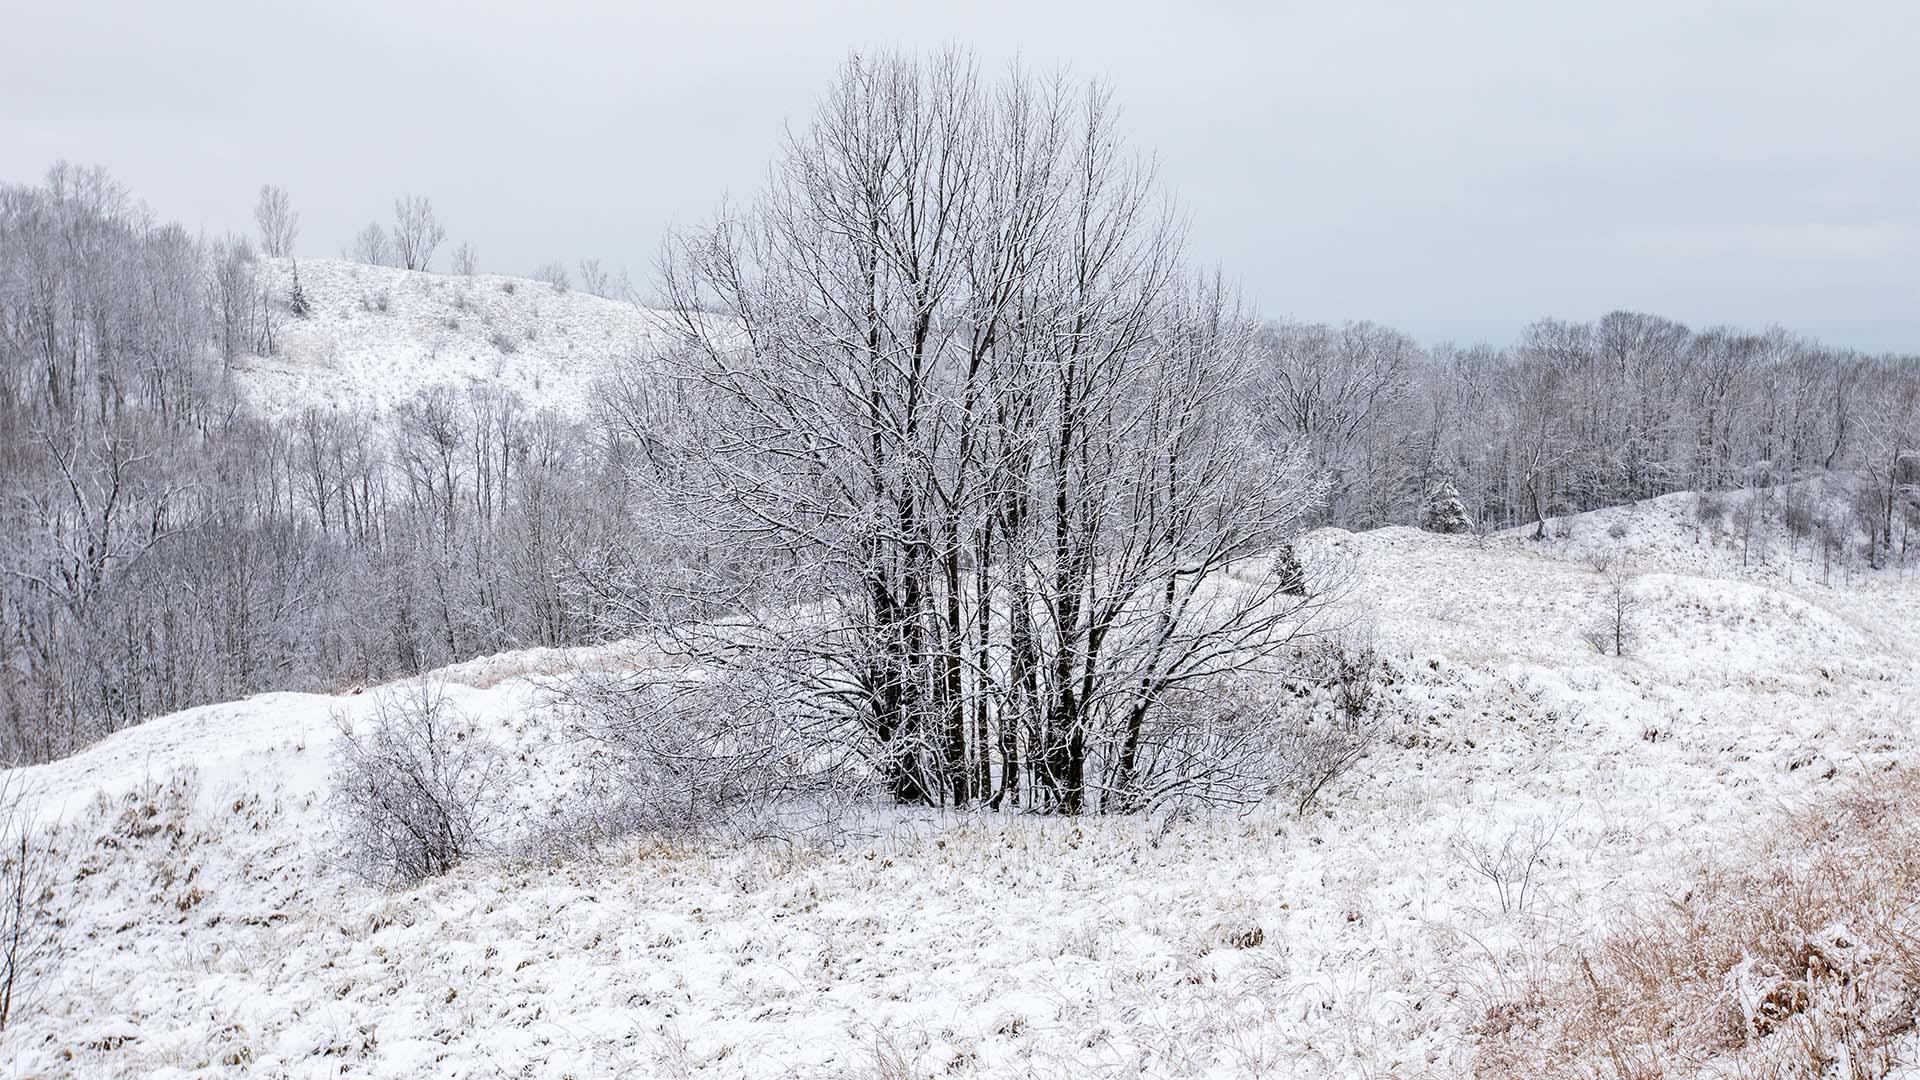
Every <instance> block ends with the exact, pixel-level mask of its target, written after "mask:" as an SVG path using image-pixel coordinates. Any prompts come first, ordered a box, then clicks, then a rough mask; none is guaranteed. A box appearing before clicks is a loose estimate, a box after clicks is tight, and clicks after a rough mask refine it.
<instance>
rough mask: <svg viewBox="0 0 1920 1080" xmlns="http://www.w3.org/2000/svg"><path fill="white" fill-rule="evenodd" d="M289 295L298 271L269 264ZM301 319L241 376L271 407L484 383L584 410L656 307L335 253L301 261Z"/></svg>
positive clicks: (635, 349) (393, 398) (335, 403)
mask: <svg viewBox="0 0 1920 1080" xmlns="http://www.w3.org/2000/svg"><path fill="white" fill-rule="evenodd" d="M263 279H264V283H265V285H266V287H267V288H268V289H269V290H270V291H271V292H272V294H273V295H276V296H284V295H287V294H288V291H289V290H290V288H291V285H292V270H291V267H290V265H289V264H288V263H286V262H285V261H284V260H267V261H266V262H265V263H264V264H263ZM300 285H301V289H302V290H303V291H304V292H305V294H306V296H307V300H308V302H309V304H310V305H311V310H310V312H309V314H308V316H307V317H306V318H304V319H295V318H291V317H283V319H282V321H281V322H280V323H279V324H278V325H277V326H276V329H275V333H276V335H277V345H278V349H277V354H276V355H275V356H272V357H267V358H261V357H249V358H247V360H246V361H244V363H245V365H246V366H244V367H243V368H241V369H240V370H239V372H238V374H239V376H240V379H239V382H240V385H241V387H242V389H243V390H244V391H245V393H246V395H247V397H248V398H249V400H251V401H252V402H253V403H254V405H255V406H256V407H257V408H259V409H260V410H261V411H262V412H264V413H266V414H268V415H276V416H277V415H287V414H292V413H298V412H300V411H302V410H304V409H306V408H308V407H316V408H320V409H322V410H326V409H330V408H339V409H346V410H352V411H358V412H371V413H379V412H383V411H385V410H386V409H387V408H389V407H391V406H392V405H393V404H394V403H395V402H398V401H403V400H405V399H406V398H408V397H411V396H413V395H414V394H416V393H418V392H420V391H421V390H425V389H427V388H429V387H434V386H448V387H453V388H455V389H462V390H464V389H465V388H467V387H468V386H470V385H474V384H482V383H484V384H488V385H492V386H497V387H500V388H502V389H505V390H508V391H511V392H513V393H515V394H518V395H519V396H520V397H521V398H523V399H525V400H526V401H527V402H528V403H530V404H533V405H536V406H538V405H545V406H550V407H552V408H554V409H557V410H559V411H561V412H565V413H578V412H580V411H581V410H582V409H583V406H584V405H585V403H586V400H587V396H588V394H589V392H590V389H591V386H592V384H593V382H594V381H595V380H597V379H600V378H603V377H604V376H606V375H607V374H608V373H609V371H610V370H611V368H612V367H614V366H616V365H618V364H620V363H623V362H624V361H625V360H626V359H627V358H628V357H629V356H632V355H636V354H638V353H639V352H640V351H641V350H644V349H645V348H646V344H647V342H649V341H651V340H653V338H654V335H656V334H657V333H658V327H659V322H658V319H657V317H656V316H655V315H654V313H652V312H650V311H647V310H646V309H643V308H640V307H637V306H635V305H633V304H630V303H626V302H624V301H619V300H608V299H605V298H603V297H599V296H594V295H592V294H590V293H585V292H580V291H578V290H569V291H564V292H563V291H561V290H558V289H555V288H554V287H553V286H551V285H548V284H546V283H545V282H540V281H529V280H527V279H524V278H515V277H503V276H500V275H497V274H477V275H474V276H472V277H466V276H463V275H459V274H429V273H421V272H417V271H412V270H401V269H397V268H394V267H386V266H368V265H365V264H362V263H355V262H347V261H344V260H339V259H303V260H301V262H300Z"/></svg>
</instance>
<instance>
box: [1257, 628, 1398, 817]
mask: <svg viewBox="0 0 1920 1080" xmlns="http://www.w3.org/2000/svg"><path fill="white" fill-rule="evenodd" d="M1299 660H1300V664H1299V668H1298V671H1297V673H1296V677H1295V678H1294V680H1293V681H1292V689H1293V693H1294V699H1295V700H1294V701H1293V703H1292V704H1291V705H1290V706H1287V707H1283V708H1282V709H1281V710H1280V713H1281V715H1280V716H1279V717H1277V718H1274V719H1271V720H1269V721H1268V726H1269V727H1270V729H1271V731H1272V733H1273V737H1274V739H1275V745H1274V747H1273V750H1274V754H1273V757H1272V761H1271V765H1270V768H1271V770H1272V775H1271V780H1272V790H1274V791H1275V792H1276V793H1277V794H1281V795H1283V796H1285V797H1286V798H1287V799H1288V800H1289V801H1291V802H1292V803H1293V805H1294V809H1295V811H1296V812H1298V813H1301V814H1305V813H1306V812H1307V810H1309V809H1310V808H1312V806H1313V804H1314V802H1315V801H1316V800H1317V799H1318V798H1319V797H1320V793H1321V791H1323V790H1325V788H1326V786H1327V785H1328V784H1330V783H1332V782H1333V781H1334V780H1335V779H1338V778H1339V777H1340V775H1341V774H1343V773H1345V772H1346V771H1347V770H1348V769H1349V768H1350V767H1352V765H1353V764H1354V762H1356V761H1359V760H1360V758H1362V757H1364V756H1365V755H1366V753H1367V751H1368V750H1370V749H1371V748H1372V747H1373V745H1374V743H1376V742H1378V741H1379V738H1380V735H1381V732H1382V731H1383V730H1384V729H1385V727H1386V723H1385V717H1384V715H1383V710H1382V708H1381V699H1380V698H1379V696H1378V693H1377V691H1378V688H1379V687H1380V685H1381V684H1382V683H1383V682H1384V681H1385V680H1386V676H1387V672H1386V667H1385V665H1384V664H1383V663H1382V662H1381V659H1380V655H1379V652H1378V650H1377V649H1376V648H1375V647H1374V644H1373V636H1372V634H1371V632H1370V631H1368V630H1367V629H1366V628H1364V627H1360V628H1355V627H1348V628H1345V629H1343V630H1338V631H1334V632H1331V633H1328V634H1327V635H1325V636H1323V637H1322V638H1320V639H1319V640H1318V641H1316V642H1314V644H1313V645H1312V646H1310V647H1309V648H1307V649H1305V650H1303V652H1302V653H1301V654H1299Z"/></svg>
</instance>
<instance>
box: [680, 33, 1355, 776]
mask: <svg viewBox="0 0 1920 1080" xmlns="http://www.w3.org/2000/svg"><path fill="white" fill-rule="evenodd" d="M666 279H667V280H666V291H667V294H668V297H669V301H670V303H671V305H672V308H673V310H674V312H675V315H676V317H677V319H678V323H677V329H678V330H679V332H680V337H681V342H682V347H681V349H680V351H679V352H678V353H677V355H676V357H675V359H674V364H675V371H676V372H677V378H678V379H679V380H680V383H681V385H682V387H683V388H684V389H683V392H682V394H681V398H682V400H684V401H686V402H687V403H689V404H690V405H692V406H694V407H695V408H697V409H698V410H699V412H698V414H697V415H696V416H695V417H694V418H693V420H692V422H691V423H690V424H688V425H687V429H688V430H690V431H691V432H692V433H693V438H692V440H691V443H690V444H689V445H687V446H685V447H684V448H682V452H681V453H680V454H679V455H678V458H677V460H678V461H679V463H680V465H679V467H680V469H681V472H680V473H679V475H678V476H675V477H673V478H671V479H672V480H673V481H674V482H676V483H677V484H678V485H679V486H677V487H676V488H675V493H676V495H677V496H678V499H677V501H678V503H679V504H680V505H681V506H682V507H684V509H685V511H686V512H687V514H688V515H689V517H690V519H691V520H690V521H689V522H688V526H689V527H696V525H697V527H698V528H700V529H701V530H702V535H704V536H706V537H708V538H710V542H711V543H712V544H713V545H715V547H716V549H717V550H718V551H719V552H721V553H722V554H721V555H720V556H719V557H718V558H717V559H716V560H715V563H716V564H718V565H724V566H727V567H732V568H738V570H739V571H742V573H740V576H739V577H738V578H736V579H734V580H731V581H729V580H724V579H721V578H719V577H718V576H714V575H709V576H708V577H707V578H706V579H705V580H702V581H700V582H699V583H698V584H699V588H698V589H697V590H695V591H696V592H697V593H698V594H699V595H698V596H694V597H690V598H689V599H690V600H692V601H693V602H694V606H695V609H696V611H695V614H697V615H700V616H703V617H704V621H703V622H702V623H701V624H700V625H702V626H704V627H705V628H707V629H706V633H707V636H706V638H705V639H704V640H699V641H695V642H693V643H692V644H693V647H695V648H697V649H700V650H701V651H702V653H703V655H706V656H708V657H710V658H711V659H712V661H713V662H714V663H716V664H718V665H720V666H721V667H722V669H723V670H725V671H726V672H728V673H730V675H731V676H732V677H733V678H735V679H744V680H747V681H748V682H749V683H750V684H752V685H756V686H761V687H778V688H779V689H778V690H767V691H766V692H764V693H762V694H761V695H759V699H760V700H761V701H763V702H764V703H765V707H766V708H768V709H772V710H779V711H787V712H792V713H797V714H799V715H804V716H810V717H815V718H817V723H816V724H815V725H814V726H813V727H812V728H810V731H811V733H812V735H813V737H814V738H815V739H816V740H817V742H816V743H815V744H814V745H815V748H816V750H817V751H818V753H817V756H819V757H822V758H831V757H833V756H835V753H836V752H844V751H845V749H846V748H849V747H851V748H854V749H856V750H857V752H858V753H859V754H860V755H862V756H863V757H865V758H866V759H868V760H870V761H871V762H873V763H874V768H875V772H876V773H877V774H878V776H879V778H880V779H881V781H882V783H884V785H885V787H886V788H887V789H888V790H889V791H890V792H891V793H892V795H893V797H894V798H896V799H897V800H900V801H902V802H921V803H951V804H964V803H970V802H989V803H992V804H994V805H1005V806H1023V805H1024V806H1032V807H1035V808H1039V809H1046V810H1051V811H1057V812H1063V813H1070V814H1072V813H1081V812H1085V811H1090V810H1104V811H1121V810H1137V809H1141V808H1145V807H1148V806H1152V805H1156V804H1158V803H1160V802H1163V801H1165V800H1168V799H1171V798H1177V797H1179V796H1180V795H1181V794H1182V793H1186V792H1192V791H1194V790H1196V789H1198V788H1199V787H1201V786H1204V785H1206V784H1207V783H1208V782H1209V781H1210V778H1211V777H1213V776H1214V775H1215V773H1216V771H1217V770H1218V769H1219V768H1221V767H1222V760H1221V759H1220V758H1219V757H1218V756H1217V755H1218V752H1219V748H1220V746H1221V743H1220V742H1219V740H1218V739H1217V738H1216V737H1215V734H1206V733H1207V732H1214V733H1216V734H1217V733H1218V732H1219V730H1220V729H1218V728H1216V727H1213V726H1211V724H1212V722H1211V720H1209V719H1208V717H1209V716H1210V715H1212V714H1210V713H1209V712H1208V710H1206V709H1204V708H1201V707H1200V706H1201V705H1202V704H1203V699H1204V696H1205V688H1206V687H1207V686H1208V685H1209V684H1210V682H1211V680H1213V679H1215V678H1218V677H1222V676H1225V675H1227V674H1229V673H1231V672H1234V671H1238V670H1241V669H1244V668H1245V667H1247V666H1249V665H1257V664H1259V663H1260V662H1261V661H1262V660H1263V659H1266V658H1270V657H1271V656H1273V655H1274V654H1275V653H1276V652H1277V651H1278V649H1279V648H1280V646H1281V645H1282V644H1283V643H1284V642H1285V641H1286V640H1288V639H1289V638H1290V637H1291V635H1293V634H1294V633H1296V632H1297V631H1298V627H1299V620H1300V617H1301V615H1302V614H1303V610H1304V609H1305V608H1306V607H1307V606H1308V605H1309V604H1310V603H1311V602H1310V601H1309V600H1307V599H1306V598H1303V597H1300V596H1297V595H1293V594H1291V593H1289V592H1287V591H1285V589H1284V588H1283V586H1282V577H1281V576H1280V575H1275V574H1270V573H1265V572H1264V571H1265V569H1266V560H1268V559H1269V558H1270V553H1271V552H1272V551H1273V549H1275V548H1277V547H1278V546H1279V545H1280V544H1281V543H1282V542H1284V541H1285V540H1286V539H1287V538H1288V537H1289V536H1290V535H1291V533H1292V531H1293V529H1294V528H1295V526H1296V524H1297V522H1298V521H1299V520H1300V516H1301V515H1302V514H1303V513H1305V512H1306V510H1307V509H1308V507H1309V506H1310V505H1311V504H1312V502H1313V501H1314V499H1315V497H1316V494H1317V492H1316V490H1315V488H1314V486H1313V485H1312V484H1311V483H1309V482H1308V481H1307V479H1306V478H1305V477H1304V476H1302V475H1301V473H1302V467H1301V466H1300V464H1299V463H1298V462H1296V461H1295V460H1294V459H1292V458H1290V457H1288V456H1287V455H1286V454H1284V453H1282V452H1280V451H1278V450H1277V449H1276V448H1275V447H1274V446H1273V445H1271V444H1270V443H1267V442H1263V441H1262V440H1260V439H1259V438H1258V437H1257V434H1256V432H1255V425H1254V424H1252V423H1251V422H1250V418H1248V417H1247V416H1246V415H1244V398H1243V396H1242V391H1243V388H1244V386H1245V383H1246V380H1247V378H1248V376H1249V373H1250V369H1251V354H1250V350H1249V343H1250V340H1251V336H1252V330H1253V327H1252V324H1251V322H1250V320H1249V319H1248V318H1247V317H1246V316H1245V314H1244V313H1243V312H1242V311H1241V309H1240V308H1239V307H1238V305H1237V302H1236V300H1235V298H1234V296H1233V295H1232V293H1231V291H1230V290H1229V289H1228V288H1227V287H1226V286H1225V285H1224V284H1223V283H1221V282H1220V281H1218V280H1214V279H1195V278H1191V277H1189V276H1188V275H1186V274H1185V273H1184V272H1183V271H1182V269H1181V265H1180V245H1179V237H1178V233H1177V230H1176V229H1175V228H1174V227H1173V222H1172V220H1171V218H1170V217H1169V216H1168V215H1166V214H1165V213H1163V211H1162V202H1161V200H1160V196H1159V192H1158V189H1157V187H1156V184H1155V182H1154V177H1153V174H1152V172H1151V170H1150V169H1148V168H1147V167H1146V166H1144V165H1143V164H1141V163H1140V162H1138V161H1137V160H1135V159H1133V158H1130V157H1129V156H1127V154H1126V152H1125V151H1124V149H1123V148H1122V146H1121V143H1120V141H1119V139H1118V138H1117V134H1116V132H1115V131H1114V128H1113V123H1112V110H1111V107H1110V105H1109V103H1108V100H1107V96H1106V94H1105V92H1104V91H1103V90H1100V89H1098V88H1095V89H1092V90H1089V91H1087V92H1085V93H1083V94H1074V93H1071V92H1069V91H1067V90H1065V89H1064V88H1063V87H1062V86H1060V85H1058V84H1047V83H1037V82H1035V81H1033V80H1030V79H1028V78H1026V77H1024V76H1020V75H1014V76H1012V77H1010V78H1008V79H1006V80H1004V81H1002V82H1000V83H998V84H995V85H992V86H987V85H983V84H982V82H981V81H980V79H979V78H978V76H977V73H976V71H975V69H974V67H973V64H972V62H971V61H970V60H969V59H968V58H967V57H965V56H962V55H957V54H948V55H944V56H941V57H938V58H935V59H934V60H932V61H930V62H927V63H924V64H921V63H916V62H913V61H910V60H906V59H901V58H896V57H883V58H880V59H878V60H871V59H867V58H855V59H853V60H851V61H849V62H848V64H847V66H846V68H845V69H844V71H843V74H842V78H841V80H840V82H839V84H838V85H837V86H836V87H835V88H834V90H833V92H832V93H831V94H830V95H829V96H828V98H827V99H826V101H825V102H824V103H823V105H822V108H821V110H820V113H819V115H818V116H817V117H816V119H815V121H814V123H813V125H812V126H811V127H810V128H809V129H808V130H807V131H806V132H805V133H803V134H800V135H798V136H796V137H795V138H794V140H793V141H792V142H791V143H790V145H789V146H788V148H787V150H786V153H785V155H784V157H783V159H782V161H781V162H780V163H779V165H778V167H777V168H776V170H775V178H774V181H773V187H772V189H771V191H770V192H769V193H768V194H767V196H766V198H765V199H764V200H763V201H762V203H761V208H760V209H759V210H758V211H756V212H755V213H754V214H752V215H749V216H748V217H746V218H743V219H738V220H733V219H729V220H723V221H722V222H721V223H720V224H719V225H717V226H715V227H714V228H713V229H712V230H710V231H707V232H704V233H701V234H697V235H694V236H689V237H685V238H683V239H682V241H681V242H680V244H679V246H678V248H677V250H676V253H675V255H674V257H673V259H672V260H671V261H670V263H669V265H668V266H667V267H666ZM714 312H718V313H721V315H722V317H721V318H714V317H712V316H711V315H710V314H709V313H714ZM1229 567H1239V568H1242V569H1243V570H1245V574H1244V575H1243V581H1244V582H1245V584H1244V585H1235V586H1231V587H1229V586H1227V585H1225V584H1224V583H1223V581H1222V577H1223V574H1224V571H1226V570H1227V569H1228V568H1229ZM731 572H734V571H730V573H731ZM726 681H727V680H725V679H722V680H716V681H715V682H714V684H713V685H724V684H725V683H726ZM1209 747H1211V748H1212V749H1208V748H1209ZM794 752H796V753H799V754H801V755H802V756H803V757H807V756H814V752H813V751H807V750H804V749H799V748H796V749H795V751H794Z"/></svg>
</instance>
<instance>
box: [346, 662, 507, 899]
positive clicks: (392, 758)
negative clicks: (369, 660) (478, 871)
mask: <svg viewBox="0 0 1920 1080" xmlns="http://www.w3.org/2000/svg"><path fill="white" fill-rule="evenodd" d="M501 771H502V757H501V754H500V752H499V751H498V749H497V748H496V747H495V746H494V745H493V743H492V742H490V741H489V740H488V739H487V738H486V737H485V735H483V734H482V733H481V732H480V731H479V730H478V729H476V728H475V726H474V725H473V724H472V722H471V721H470V720H468V718H467V717H465V716H463V715H462V714H461V713H460V711H459V710H458V709H456V708H455V707H454V706H453V705H452V703H450V702H448V701H447V699H446V695H445V692H444V691H443V690H442V688H440V687H438V686H435V685H432V684H430V683H427V682H420V683H416V684H412V685H407V686H401V687H397V688H395V689H393V690H392V691H389V692H388V693H387V694H386V695H384V696H383V697H381V698H380V699H379V700H378V701H377V702H376V704H375V706H374V710H373V716H372V722H371V723H370V724H369V725H368V726H367V727H365V728H364V729H356V728H355V726H354V725H353V724H352V723H351V722H350V721H348V720H346V719H344V718H342V720H341V722H340V740H339V742H338V744H337V745H336V746H335V749H334V757H333V799H332V802H333V810H334V815H335V821H336V824H337V826H338V828H339V830H340V833H341V838H342V840H343V841H344V842H345V844H346V845H347V847H348V848H349V850H350V852H351V856H352V858H353V859H354V860H355V861H356V863H357V867H356V868H357V869H358V870H359V871H360V873H361V874H362V875H363V876H365V877H366V878H368V879H369V880H371V881H375V882H378V883H380V884H384V885H389V886H403V885H408V884H412V883H413V882H416V881H419V880H421V879H423V878H428V877H433V876H435V875H438V874H444V873H446V872H447V871H448V870H451V869H452V868H453V867H454V866H455V865H457V864H458V863H460V862H461V861H462V860H464V859H466V858H468V857H469V856H471V855H474V854H476V853H477V852H478V851H479V850H480V849H481V848H482V846H483V843H484V838H483V837H482V835H481V832H482V829H481V823H482V821H483V820H484V816H485V812H486V805H487V803H488V800H489V799H490V798H491V797H492V795H493V794H494V791H495V788H496V785H497V782H498V781H499V779H500V774H501Z"/></svg>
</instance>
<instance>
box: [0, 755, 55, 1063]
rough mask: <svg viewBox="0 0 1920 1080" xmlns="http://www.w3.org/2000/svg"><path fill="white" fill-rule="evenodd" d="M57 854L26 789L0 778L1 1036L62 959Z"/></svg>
mask: <svg viewBox="0 0 1920 1080" xmlns="http://www.w3.org/2000/svg"><path fill="white" fill-rule="evenodd" d="M55 854H56V853H55V851H54V849H53V847H52V846H51V844H50V843H49V840H48V837H47V834H46V833H45V832H44V831H43V830H40V829H38V828H36V827H35V825H34V821H33V817H32V814H31V812H30V811H29V809H28V807H27V805H26V790H25V787H24V785H23V784H22V783H21V782H20V781H18V780H17V779H15V777H14V775H13V774H10V773H0V1031H5V1030H6V1028H7V1022H8V1021H9V1020H11V1019H12V1018H13V1016H14V1015H15V1013H16V1012H17V1011H18V1010H19V1009H20V1008H21V1007H22V1006H23V1005H25V1004H26V1003H27V1001H28V999H29V997H30V994H31V991H32V990H33V984H34V982H35V980H36V979H37V978H38V977H39V976H40V975H42V974H43V973H44V972H45V970H46V969H47V968H48V967H49V966H50V965H51V964H52V963H53V962H54V961H55V960H56V959H58V956H59V936H58V928H59V923H58V920H57V919H56V918H55V916H54V913H53V912H52V910H51V907H50V905H51V904H52V902H53V895H54V889H53V885H54V880H53V872H54V863H55Z"/></svg>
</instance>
